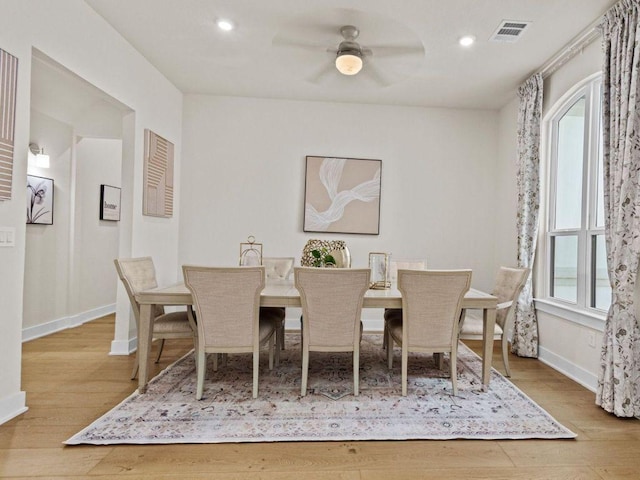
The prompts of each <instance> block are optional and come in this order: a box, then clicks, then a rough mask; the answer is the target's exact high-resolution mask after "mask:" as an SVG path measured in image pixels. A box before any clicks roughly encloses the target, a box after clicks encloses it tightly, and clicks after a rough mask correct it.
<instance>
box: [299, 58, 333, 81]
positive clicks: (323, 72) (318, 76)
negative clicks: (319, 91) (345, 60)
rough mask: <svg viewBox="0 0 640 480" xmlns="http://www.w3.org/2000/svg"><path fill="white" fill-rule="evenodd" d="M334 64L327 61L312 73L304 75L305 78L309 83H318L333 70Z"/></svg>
mask: <svg viewBox="0 0 640 480" xmlns="http://www.w3.org/2000/svg"><path fill="white" fill-rule="evenodd" d="M335 68H336V67H335V65H334V64H333V62H327V63H326V64H325V65H324V66H323V67H322V68H320V69H318V70H317V71H315V72H314V73H313V74H311V75H309V76H308V77H306V80H307V81H308V82H311V83H318V82H320V80H322V79H323V78H324V77H326V76H327V75H330V74H331V73H332V72H333V71H335Z"/></svg>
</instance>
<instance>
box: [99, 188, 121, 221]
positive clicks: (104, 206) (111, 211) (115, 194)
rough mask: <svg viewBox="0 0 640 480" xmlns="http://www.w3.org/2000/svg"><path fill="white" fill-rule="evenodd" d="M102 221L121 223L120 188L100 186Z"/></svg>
mask: <svg viewBox="0 0 640 480" xmlns="http://www.w3.org/2000/svg"><path fill="white" fill-rule="evenodd" d="M100 220H108V221H110V222H119V221H120V188H118V187H112V186H111V185H104V184H103V185H100Z"/></svg>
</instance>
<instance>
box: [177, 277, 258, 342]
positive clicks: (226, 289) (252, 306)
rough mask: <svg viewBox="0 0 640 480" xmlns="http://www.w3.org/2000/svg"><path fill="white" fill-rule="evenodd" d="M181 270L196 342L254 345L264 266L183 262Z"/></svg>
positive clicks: (256, 335) (256, 334) (256, 336)
mask: <svg viewBox="0 0 640 480" xmlns="http://www.w3.org/2000/svg"><path fill="white" fill-rule="evenodd" d="M182 273H183V275H184V283H185V285H186V286H187V288H188V289H189V290H190V291H191V295H192V297H193V308H194V310H195V312H196V318H197V324H198V342H204V348H205V349H206V348H208V347H210V348H222V349H226V348H227V349H228V348H238V349H246V350H248V351H250V350H251V349H252V348H254V346H255V348H256V349H257V348H258V342H259V334H258V332H259V330H258V329H259V326H258V322H259V309H260V293H261V292H262V289H263V288H264V283H265V280H264V279H265V273H264V267H262V266H260V267H200V266H190V265H183V266H182ZM254 344H255V345H254Z"/></svg>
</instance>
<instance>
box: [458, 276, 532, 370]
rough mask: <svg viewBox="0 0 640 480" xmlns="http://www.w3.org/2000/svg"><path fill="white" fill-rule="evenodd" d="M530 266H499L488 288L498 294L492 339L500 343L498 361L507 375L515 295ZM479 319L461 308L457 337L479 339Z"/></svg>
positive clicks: (518, 293) (520, 287)
mask: <svg viewBox="0 0 640 480" xmlns="http://www.w3.org/2000/svg"><path fill="white" fill-rule="evenodd" d="M529 273H531V269H529V268H510V267H500V269H499V270H498V274H497V275H496V283H495V286H494V288H493V291H492V292H491V294H492V295H495V296H496V297H498V307H497V309H496V326H495V330H494V334H493V339H494V340H500V342H501V344H502V363H504V369H505V373H506V376H507V377H510V376H511V370H510V368H509V342H510V341H511V337H512V334H513V324H514V320H515V308H516V304H517V303H518V297H520V293H521V292H522V289H523V288H524V285H525V283H526V282H527V279H528V278H529ZM482 330H483V319H482V316H479V315H478V314H477V313H475V312H473V311H468V310H463V311H462V315H461V317H460V340H482Z"/></svg>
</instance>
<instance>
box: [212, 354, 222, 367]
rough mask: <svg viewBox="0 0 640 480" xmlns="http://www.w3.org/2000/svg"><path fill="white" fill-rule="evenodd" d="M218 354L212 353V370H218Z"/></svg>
mask: <svg viewBox="0 0 640 480" xmlns="http://www.w3.org/2000/svg"><path fill="white" fill-rule="evenodd" d="M219 355H220V354H219V353H214V354H213V371H214V372H217V371H218V356H219Z"/></svg>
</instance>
